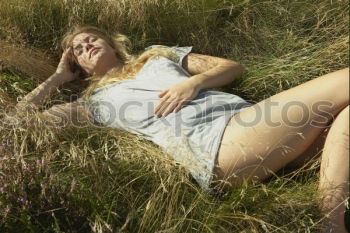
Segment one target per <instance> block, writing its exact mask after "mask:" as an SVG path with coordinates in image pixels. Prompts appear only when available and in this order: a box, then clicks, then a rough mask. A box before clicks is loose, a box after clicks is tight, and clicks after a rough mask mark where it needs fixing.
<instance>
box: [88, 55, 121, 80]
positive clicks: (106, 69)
mask: <svg viewBox="0 0 350 233" xmlns="http://www.w3.org/2000/svg"><path fill="white" fill-rule="evenodd" d="M123 66H124V63H122V62H121V61H120V60H118V59H116V60H114V61H110V62H108V63H107V62H105V63H104V67H103V68H102V69H100V70H97V71H95V72H94V74H93V75H97V76H104V75H105V74H107V73H108V72H109V71H111V70H112V69H115V70H121V69H122V68H123Z"/></svg>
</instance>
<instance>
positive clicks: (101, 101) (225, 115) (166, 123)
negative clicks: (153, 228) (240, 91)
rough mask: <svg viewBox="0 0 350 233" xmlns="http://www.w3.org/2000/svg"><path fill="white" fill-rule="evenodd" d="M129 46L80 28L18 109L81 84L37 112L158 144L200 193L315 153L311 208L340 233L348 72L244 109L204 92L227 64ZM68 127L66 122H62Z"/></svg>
mask: <svg viewBox="0 0 350 233" xmlns="http://www.w3.org/2000/svg"><path fill="white" fill-rule="evenodd" d="M128 43H129V40H128V39H127V38H126V37H125V36H123V35H121V34H117V35H116V36H115V37H111V36H109V35H107V34H106V33H104V32H103V31H102V30H100V29H97V28H94V27H81V28H77V29H75V30H73V31H72V32H70V33H69V34H68V35H67V36H66V37H65V38H64V39H63V41H62V48H63V50H64V52H63V55H62V58H61V61H60V63H59V65H58V67H57V70H56V72H55V73H54V74H53V75H52V76H51V77H50V78H49V79H47V80H46V81H45V82H44V83H42V84H41V85H40V86H39V87H37V88H36V89H35V90H33V91H32V92H31V93H29V94H28V95H27V96H26V97H25V98H24V99H23V101H21V102H20V103H18V105H19V106H23V105H26V104H28V103H31V104H35V105H38V106H40V105H42V104H43V102H44V100H45V99H46V98H48V97H49V96H50V95H51V94H52V92H53V91H54V90H56V88H57V87H59V86H61V85H62V84H64V83H67V82H70V81H73V80H76V79H81V78H86V79H85V80H88V82H89V86H88V87H87V89H86V90H85V91H84V93H83V97H82V98H80V99H78V100H77V101H74V102H72V103H68V104H63V105H55V106H53V107H52V108H51V109H49V110H46V111H44V112H43V115H44V116H45V117H46V118H47V119H48V120H50V121H56V122H57V119H63V118H67V117H68V119H69V123H70V124H71V125H75V126H84V125H89V124H94V125H96V126H103V127H112V128H118V129H124V130H127V131H129V132H132V133H135V134H138V135H141V136H142V137H145V138H146V139H149V140H151V141H153V142H154V143H156V144H157V145H159V146H161V147H162V148H163V149H164V150H165V151H166V152H168V153H169V154H170V155H172V157H173V158H174V159H175V160H176V161H178V162H179V163H181V164H182V165H184V166H185V167H186V168H187V169H188V170H189V172H190V173H191V175H192V176H193V177H194V178H195V180H196V181H197V182H198V184H199V185H200V186H201V187H203V188H204V189H205V190H207V191H209V192H214V191H217V190H220V189H223V188H225V189H226V188H228V187H231V186H234V185H238V184H241V183H243V182H259V181H263V180H265V179H267V178H268V177H270V176H271V175H272V174H274V173H275V172H277V171H278V170H279V169H281V168H283V167H289V168H296V167H298V166H301V165H302V164H304V163H305V162H306V161H308V160H310V158H311V157H312V156H314V155H315V154H317V152H318V151H320V150H322V148H321V147H323V146H324V148H323V152H322V162H321V175H320V183H319V194H320V207H321V209H322V211H323V212H324V214H328V218H327V220H326V221H325V224H324V226H325V227H324V231H325V232H346V229H345V225H344V212H345V202H346V200H347V197H348V178H349V171H348V168H349V167H348V164H349V150H348V147H349V144H348V143H349V142H348V139H349V107H348V104H349V69H348V68H346V69H343V70H339V71H336V72H332V73H329V74H326V75H323V76H321V77H318V78H315V79H313V80H311V81H308V82H306V83H304V84H302V85H299V86H296V87H294V88H291V89H289V90H286V91H283V92H281V93H278V94H276V95H273V96H271V97H270V98H267V99H265V100H263V101H261V102H259V103H256V104H251V103H249V102H247V101H245V100H244V99H242V98H240V97H239V96H236V95H233V94H229V93H224V92H219V91H213V90H210V88H215V87H220V86H224V85H226V84H229V83H231V82H232V81H233V80H234V79H235V78H237V77H239V76H240V75H241V74H242V73H243V72H244V71H245V68H244V67H243V66H242V65H240V64H238V63H236V62H234V61H231V60H227V59H223V58H219V57H212V56H207V55H202V54H196V53H191V47H174V48H170V47H166V46H151V47H149V48H147V50H146V51H144V52H143V53H142V54H141V55H139V56H132V55H130V54H129V53H128ZM66 123H67V122H66Z"/></svg>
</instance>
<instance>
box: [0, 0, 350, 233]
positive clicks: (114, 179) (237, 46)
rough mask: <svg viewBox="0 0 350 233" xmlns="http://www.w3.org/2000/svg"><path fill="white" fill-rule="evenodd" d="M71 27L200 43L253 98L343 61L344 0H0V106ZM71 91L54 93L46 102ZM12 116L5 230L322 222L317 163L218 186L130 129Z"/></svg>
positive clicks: (262, 227)
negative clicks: (200, 182)
mask: <svg viewBox="0 0 350 233" xmlns="http://www.w3.org/2000/svg"><path fill="white" fill-rule="evenodd" d="M76 24H90V25H97V26H99V27H102V28H104V29H106V30H108V31H111V32H113V31H115V30H119V31H121V32H123V33H125V34H127V35H129V36H130V37H131V39H132V41H133V42H134V51H135V52H136V51H138V50H140V49H142V48H144V47H146V46H148V45H151V44H165V45H174V44H179V45H194V48H195V51H196V52H199V53H204V54H211V55H216V56H222V57H227V58H231V59H233V60H235V61H238V62H241V63H242V64H244V65H245V66H246V67H247V68H248V70H249V72H248V73H247V74H246V75H244V76H243V77H242V79H241V80H239V81H237V82H235V83H234V89H232V88H233V86H231V87H226V88H222V89H223V90H225V91H228V92H231V93H235V94H239V95H241V96H242V97H244V98H246V99H249V100H251V101H259V100H261V99H263V98H266V97H268V96H270V95H273V94H275V93H277V92H280V91H281V90H285V89H288V88H290V87H292V86H295V85H298V84H299V83H302V82H304V81H306V80H309V79H312V78H314V77H317V76H319V75H322V74H324V73H327V72H330V71H334V70H337V69H340V68H343V67H345V66H348V62H349V60H348V59H349V56H348V51H349V49H348V48H349V39H348V4H347V2H346V1H326V0H318V1H311V0H304V1H302V2H294V1H287V0H285V1H238V0H229V1H219V0H206V1H199V0H194V1H187V0H186V1H185V0H175V1H158V0H142V1H136V0H121V1H112V0H89V1H83V0H69V1H68V0H53V1H47V0H32V1H25V0H8V1H1V2H0V39H1V40H0V46H1V47H2V53H1V54H0V65H1V70H0V85H1V86H0V109H1V113H3V114H2V115H4V113H8V112H10V111H9V108H11V107H12V106H13V105H14V104H15V103H16V98H17V97H19V98H21V97H23V96H24V95H25V94H26V93H28V92H29V91H30V90H31V89H33V88H34V87H35V85H37V84H38V82H40V81H42V80H44V79H45V78H47V77H48V76H49V75H50V74H51V73H52V72H53V70H54V67H55V64H56V62H55V61H57V58H58V54H59V53H58V47H57V46H58V42H59V39H60V38H61V36H62V35H63V34H64V32H65V31H66V30H67V29H68V28H69V27H70V26H72V25H76ZM69 88H73V89H74V85H71V86H69V85H68V86H67V87H66V89H69ZM76 91H77V89H76ZM71 94H72V92H71V91H68V90H61V93H60V94H59V95H56V96H54V97H53V100H55V99H56V100H57V99H63V100H67V99H69V95H71ZM22 114H26V113H22ZM16 119H20V120H21V122H22V123H21V124H20V123H19V122H17V123H16V124H14V125H12V126H11V127H9V124H4V121H2V123H3V124H2V127H3V128H2V129H1V131H0V139H1V142H2V143H3V144H5V145H1V147H2V148H3V150H2V152H0V153H1V154H0V159H1V162H0V231H1V232H142V233H143V232H215V233H216V232H318V230H319V227H320V224H319V222H320V220H321V219H322V216H321V215H320V213H319V212H318V209H317V203H316V193H315V191H316V184H317V176H318V175H317V174H318V167H319V163H318V161H312V162H311V166H309V167H304V168H301V169H299V170H297V171H296V172H293V173H283V172H279V173H278V174H277V175H276V176H274V177H273V178H271V179H270V180H269V182H265V183H263V184H252V185H243V186H241V187H237V188H233V189H232V190H231V191H230V192H228V193H227V194H226V195H224V196H221V197H212V196H208V195H206V194H205V193H204V192H203V191H202V190H201V189H200V188H199V187H198V186H197V185H196V184H195V183H194V182H193V180H192V179H191V177H190V176H189V175H188V174H187V173H186V170H185V169H184V168H183V167H181V166H180V165H178V164H174V162H173V161H172V160H171V159H169V157H168V156H167V155H166V154H164V152H162V151H161V150H160V148H158V147H157V146H155V145H154V144H152V143H151V142H148V141H146V140H144V139H142V138H140V137H138V136H135V135H131V134H129V133H127V132H123V131H118V130H114V129H101V128H91V127H90V128H68V129H65V130H57V129H55V128H53V127H51V126H50V125H48V124H46V123H45V122H44V121H43V120H42V119H41V115H40V114H38V113H35V112H34V113H31V114H28V115H18V116H17V118H16ZM25 119H28V122H30V123H29V124H28V123H26V122H25Z"/></svg>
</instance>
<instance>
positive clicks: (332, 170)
mask: <svg viewBox="0 0 350 233" xmlns="http://www.w3.org/2000/svg"><path fill="white" fill-rule="evenodd" d="M348 180H349V106H348V107H346V108H345V109H344V110H343V111H341V112H340V114H339V115H338V116H337V118H336V119H335V121H334V122H333V124H332V127H331V128H330V131H329V134H328V136H327V139H326V142H325V146H324V149H323V153H322V162H321V173H320V184H319V190H320V195H321V209H322V211H323V212H324V214H325V215H328V219H327V220H328V221H325V223H326V224H325V229H324V232H337V233H345V232H346V230H345V225H344V212H345V201H346V199H347V198H348V197H349V184H348V182H349V181H348Z"/></svg>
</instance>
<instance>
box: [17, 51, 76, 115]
mask: <svg viewBox="0 0 350 233" xmlns="http://www.w3.org/2000/svg"><path fill="white" fill-rule="evenodd" d="M69 53H70V50H67V51H65V52H64V53H63V54H62V57H61V60H60V63H59V64H58V66H57V70H56V72H55V73H54V74H53V75H51V76H50V77H49V78H48V79H47V80H46V81H45V82H43V83H42V84H40V85H39V86H38V87H37V88H35V89H34V90H33V91H31V92H30V93H29V94H28V95H26V96H25V97H24V98H23V99H22V100H21V101H20V102H18V104H17V107H18V108H21V109H23V108H24V109H25V108H26V107H27V106H28V105H30V104H32V105H35V106H41V105H42V104H43V103H44V102H45V100H47V99H48V98H49V97H50V96H51V95H52V94H53V93H54V92H55V91H56V90H57V89H58V88H59V87H60V86H61V85H62V84H64V83H66V82H70V81H72V80H74V79H76V78H77V77H78V75H79V73H77V72H76V73H72V72H71V70H70V68H69V65H68V54H69Z"/></svg>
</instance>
